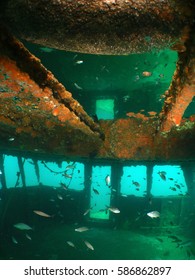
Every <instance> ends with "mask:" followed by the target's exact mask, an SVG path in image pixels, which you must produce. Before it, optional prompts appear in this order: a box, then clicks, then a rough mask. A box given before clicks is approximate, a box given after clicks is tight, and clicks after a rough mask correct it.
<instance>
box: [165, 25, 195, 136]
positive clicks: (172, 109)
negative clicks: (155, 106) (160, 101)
mask: <svg viewBox="0 0 195 280" xmlns="http://www.w3.org/2000/svg"><path fill="white" fill-rule="evenodd" d="M194 28H195V26H194V27H193V28H191V29H189V28H186V30H185V32H184V33H183V40H182V41H181V42H180V44H176V45H175V49H176V50H177V51H178V54H179V59H178V62H177V66H176V71H175V73H174V76H173V80H172V83H171V85H170V87H169V89H168V90H167V92H166V93H165V96H166V97H165V103H164V106H163V109H162V112H161V113H160V118H161V124H160V126H161V128H160V130H161V131H169V130H171V128H172V127H174V126H179V125H180V123H181V121H182V117H183V114H184V112H185V110H186V108H187V107H188V106H189V104H190V103H191V101H192V99H193V97H194V96H195V34H194Z"/></svg>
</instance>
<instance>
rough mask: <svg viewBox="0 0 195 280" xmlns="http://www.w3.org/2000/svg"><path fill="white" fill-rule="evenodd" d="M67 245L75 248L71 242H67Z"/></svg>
mask: <svg viewBox="0 0 195 280" xmlns="http://www.w3.org/2000/svg"><path fill="white" fill-rule="evenodd" d="M67 244H68V245H69V246H70V247H73V248H76V247H75V245H74V243H73V242H72V241H67Z"/></svg>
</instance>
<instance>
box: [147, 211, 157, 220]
mask: <svg viewBox="0 0 195 280" xmlns="http://www.w3.org/2000/svg"><path fill="white" fill-rule="evenodd" d="M147 215H148V216H149V217H150V218H152V219H153V218H160V213H159V212H158V211H151V212H148V213H147Z"/></svg>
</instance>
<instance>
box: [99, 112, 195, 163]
mask: <svg viewBox="0 0 195 280" xmlns="http://www.w3.org/2000/svg"><path fill="white" fill-rule="evenodd" d="M157 125H158V118H153V117H146V116H145V119H143V118H134V117H131V118H130V119H119V120H116V121H114V122H111V121H103V122H102V123H101V127H102V128H103V130H104V132H105V139H106V140H105V141H104V146H102V147H101V149H100V151H99V153H98V154H97V157H99V158H106V159H117V160H131V161H159V162H160V161H167V160H168V161H179V160H181V161H186V160H187V161H189V160H194V159H195V147H194V139H195V122H194V121H186V122H183V123H182V124H181V126H180V127H175V128H174V129H172V130H171V132H169V133H165V132H164V133H159V134H158V135H157V134H156V127H157Z"/></svg>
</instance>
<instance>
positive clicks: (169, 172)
mask: <svg viewBox="0 0 195 280" xmlns="http://www.w3.org/2000/svg"><path fill="white" fill-rule="evenodd" d="M151 194H152V195H153V196H184V195H186V194H187V185H186V182H185V178H184V174H183V171H182V169H181V167H180V166H179V165H175V166H174V165H161V166H159V165H155V166H154V168H153V180H152V189H151Z"/></svg>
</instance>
